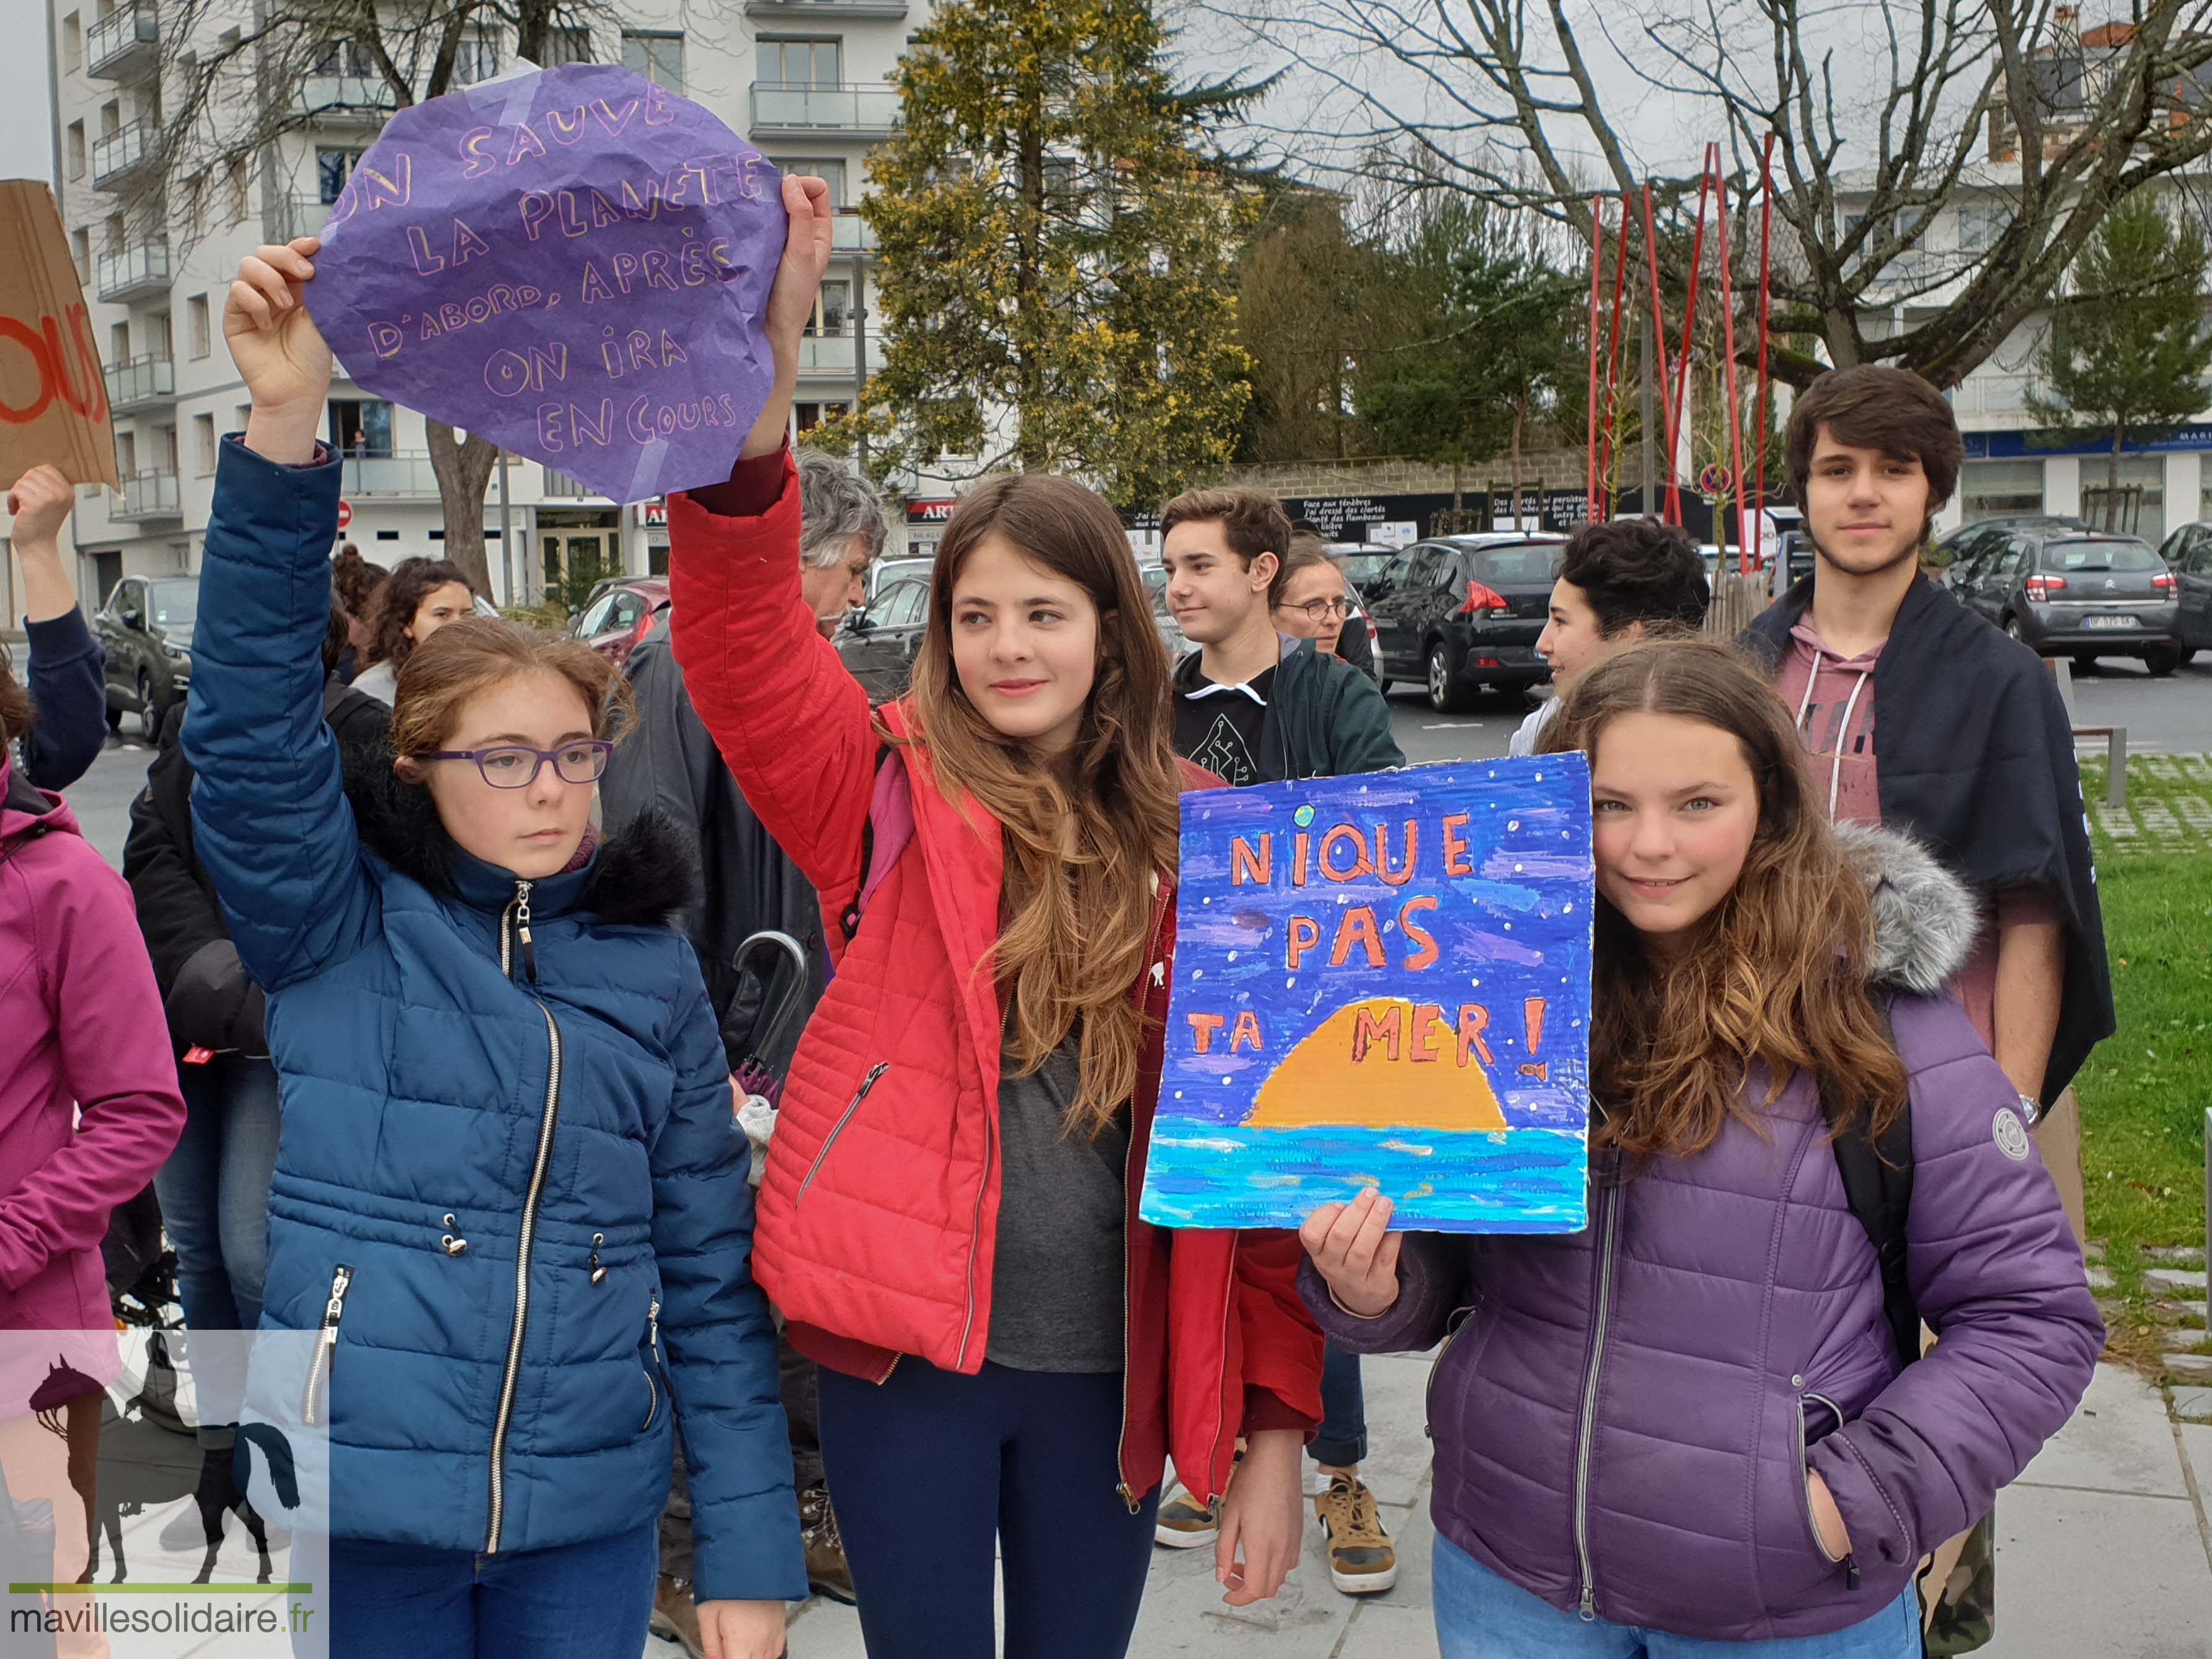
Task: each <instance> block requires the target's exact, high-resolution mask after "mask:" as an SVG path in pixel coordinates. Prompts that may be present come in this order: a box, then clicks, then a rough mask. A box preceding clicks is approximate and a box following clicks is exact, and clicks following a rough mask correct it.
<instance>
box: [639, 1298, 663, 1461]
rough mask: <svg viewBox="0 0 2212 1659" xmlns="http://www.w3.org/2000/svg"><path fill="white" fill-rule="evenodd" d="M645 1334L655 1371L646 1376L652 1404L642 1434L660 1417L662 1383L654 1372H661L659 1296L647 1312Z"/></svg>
mask: <svg viewBox="0 0 2212 1659" xmlns="http://www.w3.org/2000/svg"><path fill="white" fill-rule="evenodd" d="M645 1332H646V1340H647V1343H648V1344H649V1345H650V1346H651V1347H652V1350H653V1370H650V1371H647V1373H646V1374H645V1386H646V1387H647V1389H649V1390H651V1403H650V1404H649V1405H647V1407H646V1409H645V1428H644V1429H640V1430H639V1431H638V1432H639V1433H640V1434H643V1433H644V1432H645V1429H649V1428H651V1427H652V1426H653V1419H654V1418H656V1417H658V1416H659V1415H660V1382H659V1378H658V1377H656V1376H654V1375H653V1372H654V1371H658V1370H660V1298H659V1297H657V1296H656V1297H653V1304H652V1305H651V1306H650V1307H648V1308H647V1310H645Z"/></svg>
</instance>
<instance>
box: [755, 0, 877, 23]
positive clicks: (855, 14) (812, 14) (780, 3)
mask: <svg viewBox="0 0 2212 1659" xmlns="http://www.w3.org/2000/svg"><path fill="white" fill-rule="evenodd" d="M906 10H907V7H906V0H745V15H746V16H748V17H759V18H764V19H766V20H767V21H769V22H772V23H845V22H874V21H882V22H894V23H895V22H896V21H899V20H900V19H901V18H902V17H904V16H905V15H906Z"/></svg>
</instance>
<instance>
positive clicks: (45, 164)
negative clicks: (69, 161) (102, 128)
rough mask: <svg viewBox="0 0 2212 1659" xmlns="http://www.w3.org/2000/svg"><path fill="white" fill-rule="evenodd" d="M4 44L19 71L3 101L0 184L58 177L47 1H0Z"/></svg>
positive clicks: (0, 32)
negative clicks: (49, 77) (49, 96)
mask: <svg viewBox="0 0 2212 1659" xmlns="http://www.w3.org/2000/svg"><path fill="white" fill-rule="evenodd" d="M0 40H5V41H6V42H7V43H8V57H9V62H10V63H13V64H16V65H18V66H19V67H18V70H17V72H15V73H12V74H10V75H9V76H8V90H7V95H6V96H5V97H0V178H4V179H46V181H47V182H48V183H50V184H51V183H52V181H53V176H54V123H53V111H52V105H51V104H50V103H49V102H48V100H47V97H46V85H47V83H46V4H45V0H0Z"/></svg>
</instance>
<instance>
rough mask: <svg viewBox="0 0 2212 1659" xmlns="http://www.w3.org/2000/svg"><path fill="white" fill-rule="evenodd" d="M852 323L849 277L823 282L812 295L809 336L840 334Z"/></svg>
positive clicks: (808, 326) (830, 278)
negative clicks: (812, 303) (812, 313)
mask: <svg viewBox="0 0 2212 1659" xmlns="http://www.w3.org/2000/svg"><path fill="white" fill-rule="evenodd" d="M852 321H853V283H852V279H851V278H850V277H846V276H832V277H829V278H828V279H827V280H825V281H824V282H823V284H822V286H821V288H820V289H817V291H816V293H815V295H814V320H813V321H812V322H811V323H809V324H808V325H806V331H807V332H808V333H809V334H842V333H844V332H845V331H846V330H847V329H848V327H850V326H851V325H852Z"/></svg>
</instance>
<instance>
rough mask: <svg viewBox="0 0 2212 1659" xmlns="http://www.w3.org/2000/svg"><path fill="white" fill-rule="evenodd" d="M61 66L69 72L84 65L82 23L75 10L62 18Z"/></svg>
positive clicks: (73, 71)
mask: <svg viewBox="0 0 2212 1659" xmlns="http://www.w3.org/2000/svg"><path fill="white" fill-rule="evenodd" d="M62 67H63V68H64V69H65V70H70V72H71V73H75V72H76V70H81V69H82V68H83V67H84V25H83V24H82V23H80V22H79V21H77V15H76V13H75V12H71V13H70V15H68V16H66V17H64V18H63V19H62Z"/></svg>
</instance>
